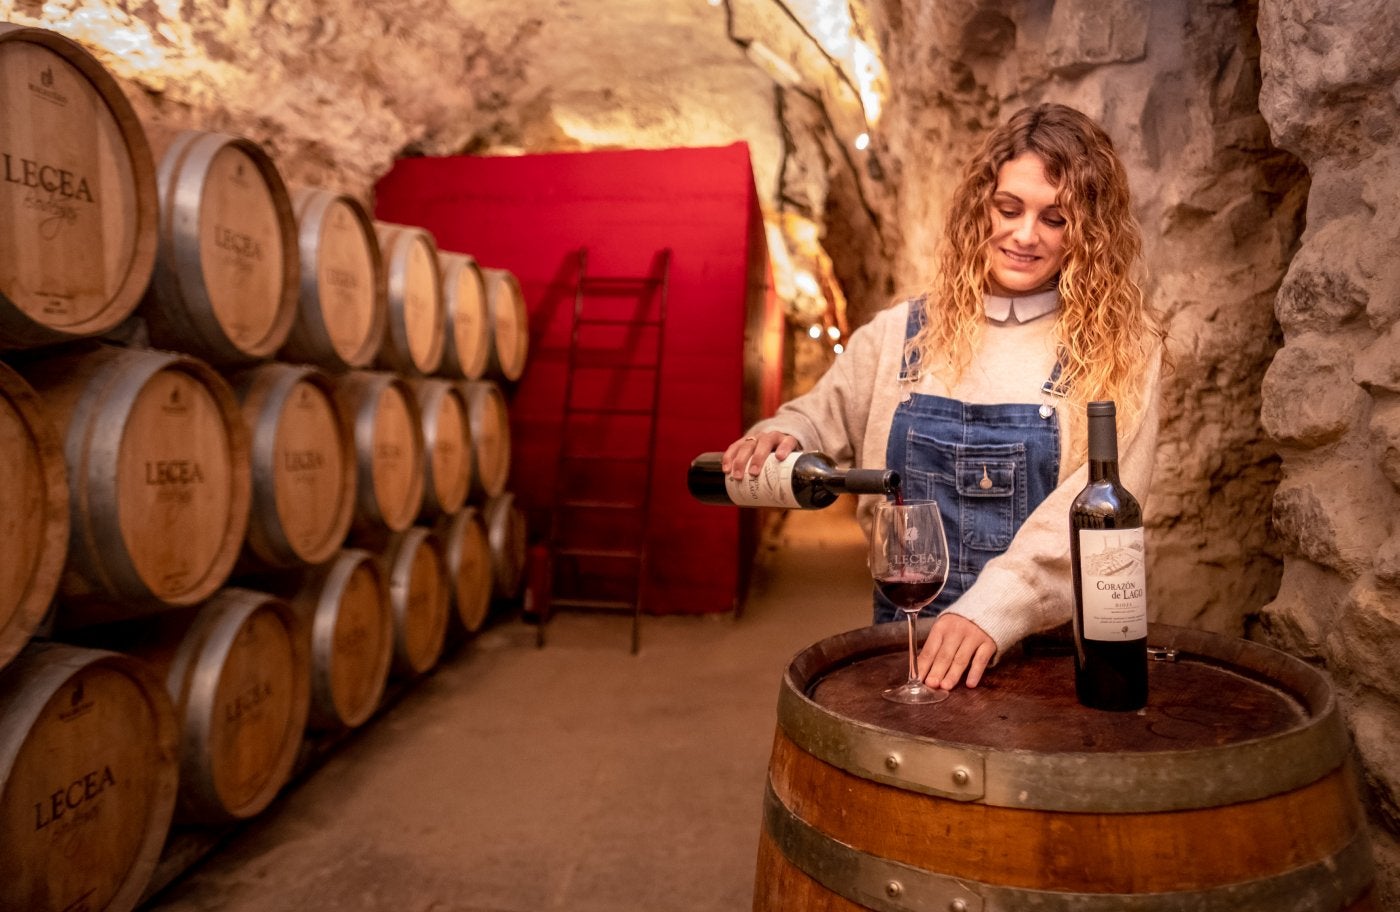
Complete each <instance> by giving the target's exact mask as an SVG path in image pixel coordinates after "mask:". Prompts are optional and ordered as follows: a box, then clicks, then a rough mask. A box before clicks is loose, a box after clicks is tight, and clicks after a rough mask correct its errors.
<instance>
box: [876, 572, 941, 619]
mask: <svg viewBox="0 0 1400 912" xmlns="http://www.w3.org/2000/svg"><path fill="white" fill-rule="evenodd" d="M877 584H878V585H879V587H880V592H881V594H882V595H884V597H885V598H887V599H889V600H890V601H891V602H894V606H895V607H896V608H898V609H899V610H900V611H918V610H919V609H921V608H923V607H924V606H925V605H927V604H928V603H929V602H931V601H933V600H934V599H936V598H938V593H939V592H941V591H942V589H943V583H941V582H939V581H938V580H926V579H916V580H912V581H904V580H897V579H896V580H878V581H877Z"/></svg>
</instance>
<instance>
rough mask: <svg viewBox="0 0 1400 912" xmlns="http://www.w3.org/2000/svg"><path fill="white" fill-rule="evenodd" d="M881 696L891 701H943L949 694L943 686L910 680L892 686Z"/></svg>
mask: <svg viewBox="0 0 1400 912" xmlns="http://www.w3.org/2000/svg"><path fill="white" fill-rule="evenodd" d="M880 696H882V697H884V698H885V699H886V700H889V701H890V702H891V703H942V702H943V701H944V700H946V699H948V696H949V694H948V691H946V690H944V689H943V688H941V687H930V686H928V685H927V684H925V683H924V682H923V681H910V682H908V683H906V684H900V685H898V686H896V687H891V688H889V689H888V690H885V691H884V692H883V693H881V694H880Z"/></svg>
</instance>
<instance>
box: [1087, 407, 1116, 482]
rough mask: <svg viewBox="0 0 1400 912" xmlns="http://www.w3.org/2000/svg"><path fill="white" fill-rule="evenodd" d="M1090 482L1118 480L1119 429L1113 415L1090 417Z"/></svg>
mask: <svg viewBox="0 0 1400 912" xmlns="http://www.w3.org/2000/svg"><path fill="white" fill-rule="evenodd" d="M1089 480H1090V481H1117V480H1118V427H1117V422H1116V420H1115V419H1114V416H1113V415H1090V416H1089Z"/></svg>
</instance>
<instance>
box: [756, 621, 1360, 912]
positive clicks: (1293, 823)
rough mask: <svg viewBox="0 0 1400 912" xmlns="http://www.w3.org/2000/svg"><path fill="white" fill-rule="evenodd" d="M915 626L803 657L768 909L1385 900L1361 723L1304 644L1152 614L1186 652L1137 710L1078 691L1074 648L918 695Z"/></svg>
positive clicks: (1239, 908) (772, 797)
mask: <svg viewBox="0 0 1400 912" xmlns="http://www.w3.org/2000/svg"><path fill="white" fill-rule="evenodd" d="M929 623H930V622H927V621H926V622H923V624H922V628H923V632H926V631H927V627H928V626H929ZM905 636H906V634H905V631H904V627H903V625H902V623H901V624H885V625H879V626H875V627H868V628H864V629H861V630H856V631H852V632H851V633H847V634H842V635H840V636H835V637H831V638H829V639H826V640H822V641H820V642H818V643H817V644H815V645H813V646H812V647H810V648H808V649H806V650H804V651H803V652H801V653H799V654H798V655H797V656H796V658H794V659H793V660H792V662H791V664H790V665H789V666H788V668H787V673H786V675H785V676H784V678H783V682H782V686H781V689H780V691H779V698H778V727H777V733H776V736H775V739H774V747H773V755H772V760H771V763H770V765H769V775H768V788H767V790H766V794H765V800H764V811H763V825H762V831H761V834H760V841H759V854H758V869H757V878H756V884H755V890H754V909H755V910H778V909H784V910H790V909H802V910H804V912H837V910H842V912H848V910H857V909H880V910H953V912H977V910H983V912H993V910H996V912H1010V910H1023V909H1036V910H1048V912H1070V910H1074V912H1159V910H1162V912H1165V910H1172V912H1181V910H1192V912H1304V910H1307V912H1337V910H1350V912H1359V910H1363V909H1366V910H1370V909H1372V905H1371V899H1370V890H1371V883H1372V879H1373V873H1372V861H1371V857H1370V848H1369V844H1368V840H1367V837H1366V830H1365V820H1364V814H1363V812H1362V809H1361V805H1360V802H1359V799H1358V796H1357V793H1356V783H1355V782H1354V773H1353V770H1352V769H1351V768H1350V765H1349V763H1348V749H1349V745H1348V736H1347V732H1346V728H1345V726H1344V724H1343V721H1342V718H1341V715H1340V713H1339V710H1338V708H1337V705H1336V700H1335V697H1334V695H1333V691H1332V688H1331V685H1330V683H1329V682H1328V681H1327V679H1326V678H1325V677H1324V676H1323V675H1322V674H1321V673H1320V672H1318V671H1316V670H1315V669H1313V668H1312V667H1310V666H1309V665H1307V664H1305V663H1304V662H1301V661H1299V660H1296V659H1294V658H1292V657H1290V656H1288V655H1285V654H1283V653H1280V652H1278V651H1276V650H1272V649H1269V648H1267V647H1264V646H1261V645H1259V644H1256V643H1250V642H1248V641H1245V640H1238V639H1234V638H1229V637H1223V636H1220V635H1217V634H1209V633H1204V632H1200V631H1192V630H1186V629H1183V628H1175V627H1167V626H1162V625H1152V628H1151V633H1150V635H1149V640H1148V642H1149V643H1150V644H1152V646H1153V647H1156V648H1158V649H1159V650H1161V651H1163V652H1165V651H1167V650H1171V652H1170V653H1169V655H1170V658H1169V659H1164V660H1161V661H1153V662H1152V663H1151V668H1150V675H1149V680H1150V685H1149V686H1150V689H1149V697H1148V705H1147V707H1146V708H1145V709H1143V710H1141V711H1139V712H1136V713H1108V712H1101V711H1097V710H1091V709H1086V708H1084V707H1082V706H1080V705H1079V704H1078V702H1076V700H1075V697H1074V683H1073V675H1074V672H1073V665H1072V659H1071V658H1070V657H1068V656H1037V657H1030V656H1020V655H1013V656H1010V657H1008V658H1007V659H1006V660H1004V661H1003V662H1002V663H1001V664H1000V665H999V666H998V667H997V668H995V669H994V670H993V671H992V673H991V674H989V675H988V676H987V677H986V678H985V679H984V680H983V683H982V684H981V685H980V686H978V687H977V688H976V689H973V690H967V689H959V690H957V691H955V692H954V693H953V695H952V698H951V699H949V700H947V701H945V702H943V703H941V704H938V705H936V706H907V705H901V704H895V703H890V702H887V701H885V700H884V699H882V698H881V696H880V691H881V690H882V689H883V688H884V687H886V686H888V685H889V684H891V683H894V682H897V681H902V680H903V679H904V677H905V676H906V674H907V667H908V666H907V661H908V660H907V658H906V655H907V654H906V652H905V643H906V641H905Z"/></svg>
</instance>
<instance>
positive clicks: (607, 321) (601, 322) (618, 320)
mask: <svg viewBox="0 0 1400 912" xmlns="http://www.w3.org/2000/svg"><path fill="white" fill-rule="evenodd" d="M577 325H579V326H660V325H661V321H660V320H628V319H625V318H623V317H579V318H578V320H577Z"/></svg>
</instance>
